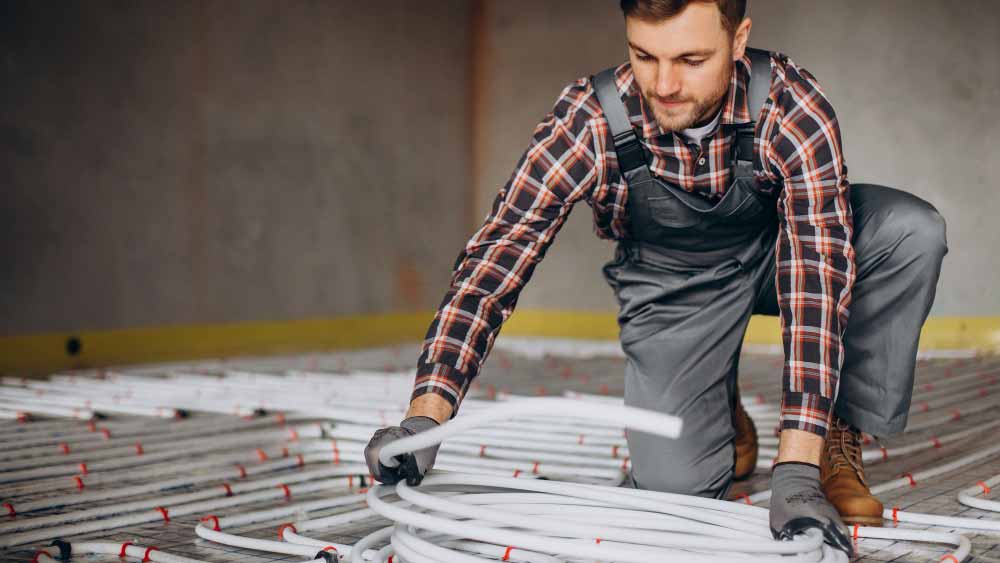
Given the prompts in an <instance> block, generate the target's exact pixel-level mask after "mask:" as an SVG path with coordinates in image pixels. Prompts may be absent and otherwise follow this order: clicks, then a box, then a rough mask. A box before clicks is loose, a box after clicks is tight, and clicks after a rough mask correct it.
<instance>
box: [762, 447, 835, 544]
mask: <svg viewBox="0 0 1000 563" xmlns="http://www.w3.org/2000/svg"><path fill="white" fill-rule="evenodd" d="M770 517H771V533H772V534H774V537H775V539H782V540H790V539H792V537H793V536H795V534H798V533H800V532H804V531H806V530H807V529H809V528H818V529H819V530H820V531H822V532H823V538H824V539H825V540H826V542H827V543H828V544H830V545H831V546H833V547H834V548H836V549H839V550H841V551H843V552H845V553H847V555H848V556H853V555H854V546H853V544H852V543H851V540H850V539H849V538H850V535H849V534H848V533H847V528H846V527H845V526H844V523H843V521H842V520H841V519H840V514H838V513H837V509H835V508H834V507H833V506H832V505H831V504H830V503H829V502H828V501H827V500H826V497H825V496H823V491H822V489H820V484H819V467H817V466H815V465H812V464H808V463H801V462H785V463H778V464H777V465H775V466H774V469H773V470H772V471H771V514H770Z"/></svg>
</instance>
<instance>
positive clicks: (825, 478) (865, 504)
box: [819, 417, 882, 526]
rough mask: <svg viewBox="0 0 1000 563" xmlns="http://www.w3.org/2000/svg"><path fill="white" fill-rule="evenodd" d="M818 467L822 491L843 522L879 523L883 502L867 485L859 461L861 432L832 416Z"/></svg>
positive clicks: (865, 524)
mask: <svg viewBox="0 0 1000 563" xmlns="http://www.w3.org/2000/svg"><path fill="white" fill-rule="evenodd" d="M819 471H820V476H819V478H820V482H821V485H822V488H823V494H825V495H826V500H828V501H830V504H832V505H833V506H834V508H836V509H837V512H839V513H840V517H841V518H843V519H844V523H845V524H848V525H853V524H860V525H862V526H881V525H882V502H881V501H880V500H878V499H877V498H875V497H874V496H872V492H871V491H870V490H869V489H868V483H867V482H866V481H865V468H864V465H862V464H861V432H859V431H858V430H857V429H855V428H853V427H851V425H850V424H847V423H846V422H844V421H842V420H840V419H839V418H837V417H834V418H833V423H832V424H831V425H830V431H829V432H828V433H827V435H826V444H825V446H824V448H823V454H822V457H821V459H820V466H819Z"/></svg>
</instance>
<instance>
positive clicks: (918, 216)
mask: <svg viewBox="0 0 1000 563" xmlns="http://www.w3.org/2000/svg"><path fill="white" fill-rule="evenodd" d="M886 220H887V221H890V222H891V223H892V224H891V226H890V229H889V230H890V231H892V232H895V233H897V234H898V235H899V236H900V240H901V245H902V247H903V248H905V249H909V250H910V252H913V253H916V254H920V255H925V256H929V257H935V256H937V257H940V256H944V255H945V254H947V252H948V241H947V234H946V226H945V220H944V217H942V216H941V214H940V213H939V212H938V210H937V209H935V208H934V206H933V205H931V204H929V203H927V202H925V201H924V200H922V199H919V198H917V197H913V198H912V201H908V202H907V203H906V204H905V205H900V206H899V207H898V208H897V209H893V210H892V213H891V214H890V215H889V216H888V217H887V219H886Z"/></svg>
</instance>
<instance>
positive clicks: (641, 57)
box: [635, 53, 653, 61]
mask: <svg viewBox="0 0 1000 563" xmlns="http://www.w3.org/2000/svg"><path fill="white" fill-rule="evenodd" d="M635 56H636V58H637V59H639V60H640V61H651V60H653V57H652V55H647V54H645V53H636V54H635Z"/></svg>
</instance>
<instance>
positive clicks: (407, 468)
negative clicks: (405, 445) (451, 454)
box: [365, 416, 438, 486]
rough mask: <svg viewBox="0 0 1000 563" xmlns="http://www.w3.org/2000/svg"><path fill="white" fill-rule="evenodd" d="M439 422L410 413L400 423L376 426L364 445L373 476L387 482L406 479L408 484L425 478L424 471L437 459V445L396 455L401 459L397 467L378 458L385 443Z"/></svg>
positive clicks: (418, 482) (428, 427)
mask: <svg viewBox="0 0 1000 563" xmlns="http://www.w3.org/2000/svg"><path fill="white" fill-rule="evenodd" d="M436 426H438V422H437V421H436V420H434V419H433V418H429V417H426V416H411V417H409V418H407V419H405V420H403V422H400V423H399V426H390V427H388V428H382V429H381V430H377V431H376V432H375V435H374V436H372V439H371V440H370V441H369V442H368V445H367V446H365V461H366V462H368V471H370V472H371V474H372V476H373V477H375V478H376V479H378V480H379V481H381V482H383V483H385V484H386V485H395V484H396V483H398V482H400V481H402V480H403V479H406V484H407V485H412V486H416V485H419V484H420V481H422V480H423V478H424V475H425V474H426V473H427V471H429V470H430V468H431V467H433V466H434V459H435V458H437V452H438V446H431V447H428V448H424V449H421V450H417V451H415V452H412V453H406V454H401V455H398V456H396V457H395V458H394V459H395V460H396V461H398V462H399V465H397V466H396V467H387V466H385V465H383V464H382V462H380V461H379V459H378V454H379V452H380V451H382V447H383V446H385V445H386V444H388V443H390V442H393V441H395V440H398V439H400V438H406V437H408V436H413V435H414V434H416V433H418V432H423V431H425V430H430V429H431V428H434V427H436Z"/></svg>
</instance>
